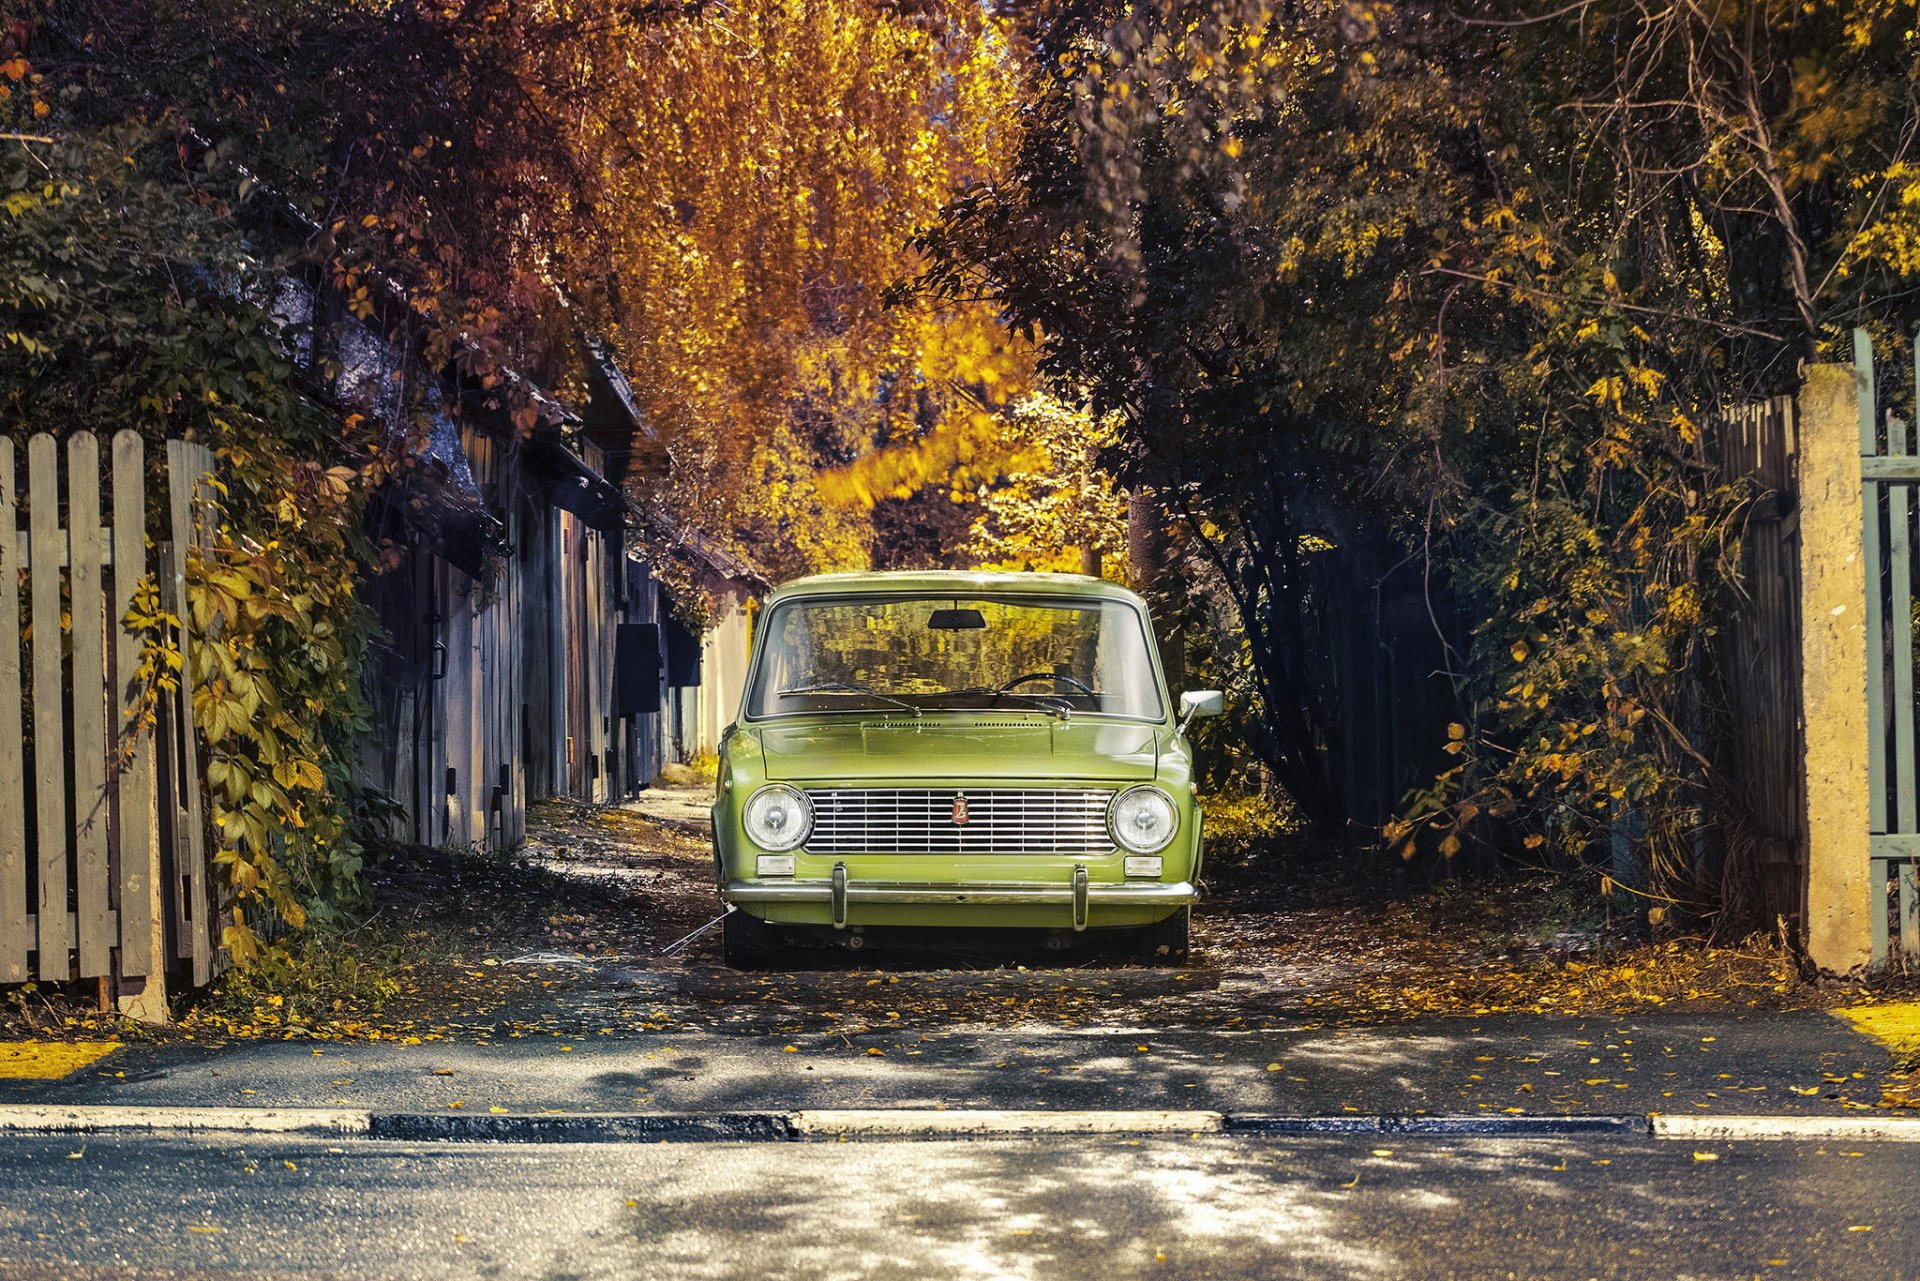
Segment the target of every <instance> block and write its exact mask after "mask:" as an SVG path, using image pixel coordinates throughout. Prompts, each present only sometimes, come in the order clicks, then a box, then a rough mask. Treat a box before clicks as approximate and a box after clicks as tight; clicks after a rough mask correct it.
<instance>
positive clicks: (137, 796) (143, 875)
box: [108, 429, 160, 977]
mask: <svg viewBox="0 0 1920 1281" xmlns="http://www.w3.org/2000/svg"><path fill="white" fill-rule="evenodd" d="M146 476H147V472H146V449H145V446H144V444H143V443H142V441H141V439H140V433H139V432H137V431H133V430H130V429H129V430H124V431H121V432H118V433H116V434H115V435H114V438H113V489H112V493H113V591H112V593H111V595H110V596H109V597H108V601H109V602H110V604H109V617H110V618H111V619H112V620H113V627H112V633H113V638H114V649H113V673H114V675H113V688H114V690H115V692H116V694H117V697H116V698H115V699H114V700H113V701H112V702H111V703H110V704H109V706H110V707H113V708H114V709H115V713H114V729H115V733H116V735H118V734H121V733H124V732H126V729H127V717H126V712H127V704H128V690H129V689H130V688H131V685H132V681H133V674H134V672H135V671H136V670H137V669H138V668H139V666H140V648H141V646H140V639H139V637H137V636H135V635H134V634H133V633H132V632H129V631H128V630H127V629H126V628H125V627H124V626H122V625H121V620H122V619H124V618H125V617H126V615H127V610H128V609H130V608H131V607H132V605H133V598H134V593H135V592H136V591H137V590H138V588H139V585H140V579H141V578H142V577H143V576H144V575H145V573H146V559H147V506H146V484H147V480H146ZM127 748H128V755H127V759H126V764H125V765H124V766H122V768H121V770H120V777H119V779H118V781H117V783H116V786H115V808H114V818H115V824H114V837H115V843H116V846H117V853H118V855H119V864H120V921H121V927H120V973H121V974H123V975H126V976H128V977H136V976H140V975H147V974H152V973H155V972H156V969H157V968H160V967H156V966H155V964H154V959H155V958H154V928H153V927H154V922H155V919H156V910H157V907H158V904H159V900H158V899H157V898H156V897H155V895H154V889H155V887H156V886H157V885H158V884H159V875H158V873H159V856H158V855H159V851H158V847H157V846H156V845H155V844H154V814H153V809H154V792H153V776H154V775H153V748H154V743H153V735H152V733H151V732H144V733H141V734H139V735H138V736H136V737H134V738H133V739H131V740H130V741H129V742H128V744H127Z"/></svg>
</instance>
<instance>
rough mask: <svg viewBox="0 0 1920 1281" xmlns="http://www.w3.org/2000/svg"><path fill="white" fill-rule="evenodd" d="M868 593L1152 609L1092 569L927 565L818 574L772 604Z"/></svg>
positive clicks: (784, 587)
mask: <svg viewBox="0 0 1920 1281" xmlns="http://www.w3.org/2000/svg"><path fill="white" fill-rule="evenodd" d="M864 592H884V593H899V594H901V595H925V594H928V593H932V594H935V595H944V594H947V593H949V592H952V593H956V594H959V595H966V594H969V593H973V592H984V593H987V594H990V595H996V596H998V595H1032V596H1086V597H1090V598H1094V599H1099V600H1119V601H1126V602H1127V603H1128V604H1131V605H1137V606H1139V607H1140V608H1142V609H1145V608H1146V602H1145V601H1143V600H1141V599H1140V597H1139V596H1138V595H1137V594H1135V593H1134V592H1131V591H1128V590H1127V589H1126V588H1125V587H1122V586H1121V585H1120V584H1119V583H1114V582H1108V581H1107V580H1106V579H1104V578H1092V577H1089V576H1088V575H1086V574H1017V573H1009V572H1006V571H987V570H960V569H927V570H876V571H868V572H863V573H852V574H815V575H813V576H812V577H810V578H796V579H794V580H793V581H792V582H790V583H783V584H781V586H780V587H779V588H778V590H776V591H775V592H774V593H773V595H772V596H770V597H768V599H767V603H768V604H770V605H771V604H773V603H775V602H776V601H782V600H787V599H789V598H792V597H796V596H841V595H849V594H855V593H864Z"/></svg>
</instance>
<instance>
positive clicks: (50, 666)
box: [27, 435, 70, 981]
mask: <svg viewBox="0 0 1920 1281" xmlns="http://www.w3.org/2000/svg"><path fill="white" fill-rule="evenodd" d="M27 504H28V507H27V536H28V545H29V548H30V551H29V553H28V565H27V569H28V575H29V579H28V581H29V583H30V585H31V588H32V596H31V600H32V619H33V621H32V626H33V705H34V710H35V715H34V718H33V774H34V818H35V829H36V833H37V836H38V848H37V852H38V854H39V860H38V862H39V874H40V880H39V889H40V892H39V894H38V896H37V898H38V906H39V922H38V924H39V931H38V933H39V956H38V961H39V964H38V965H37V966H36V971H37V973H38V974H39V976H40V977H41V978H43V979H51V980H55V981H64V980H65V979H66V978H67V977H68V975H69V973H70V969H69V966H68V961H67V946H68V934H67V911H68V909H67V777H66V773H67V772H66V760H67V744H66V714H65V710H64V709H65V707H66V699H65V696H64V689H63V683H62V680H61V663H60V641H61V635H60V573H59V571H58V570H57V569H56V570H52V571H51V572H49V570H48V569H47V568H46V567H48V566H53V565H57V564H59V563H60V560H61V552H62V548H61V545H60V544H61V541H62V537H63V534H64V531H63V530H62V529H61V528H60V452H59V446H58V445H56V444H55V443H54V439H53V437H52V436H46V435H41V436H35V437H33V438H32V439H30V440H29V441H28V442H27ZM36 566H37V567H38V568H36Z"/></svg>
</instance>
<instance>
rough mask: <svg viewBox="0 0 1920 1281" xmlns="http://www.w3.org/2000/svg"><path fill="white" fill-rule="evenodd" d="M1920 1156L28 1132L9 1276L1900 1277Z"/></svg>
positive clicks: (18, 1169) (1241, 1142) (1784, 1148)
mask: <svg viewBox="0 0 1920 1281" xmlns="http://www.w3.org/2000/svg"><path fill="white" fill-rule="evenodd" d="M1703 1156H1705V1157H1711V1158H1713V1159H1701V1158H1702V1157H1703ZM1916 1174H1920V1145H1913V1144H1907V1145H1900V1144H1879V1145H1862V1146H1859V1147H1850V1146H1847V1145H1844V1144H1829V1145H1820V1144H1811V1143H1806V1144H1801V1143H1779V1142H1776V1143H1745V1144H1715V1145H1712V1146H1711V1147H1709V1148H1706V1149H1700V1150H1697V1149H1696V1148H1695V1147H1694V1146H1693V1145H1691V1144H1685V1143H1673V1142H1662V1141H1658V1140H1653V1139H1647V1138H1640V1137H1634V1138H1627V1137H1619V1138H1605V1139H1597V1140H1582V1141H1572V1140H1565V1139H1553V1140H1525V1141H1522V1140H1486V1139H1481V1140H1454V1139H1420V1138H1411V1137H1406V1136H1400V1137H1397V1138H1395V1139H1392V1140H1382V1139H1379V1138H1373V1139H1366V1138H1351V1139H1350V1138H1344V1137H1339V1138H1332V1137H1327V1138H1323V1137H1294V1138H1286V1139H1277V1138H1236V1137H1219V1136H1215V1137H1208V1138H1203V1139H1186V1138H1166V1137H1163V1138H1147V1139H1141V1140H1139V1141H1137V1142H1129V1141H1126V1140H1120V1139H1097V1138H1094V1139H1089V1138H1059V1137H1053V1138H1046V1139H1036V1140H1020V1141H1009V1140H993V1141H988V1140H976V1141H967V1142H917V1143H916V1142H865V1143H764V1144H734V1143H721V1144H674V1145H645V1144H639V1145H591V1146H581V1145H552V1146H545V1145H541V1146H515V1145H498V1144H440V1145H425V1146H403V1145H395V1144H386V1143H376V1142H369V1141H352V1140H348V1141H338V1142H331V1143H330V1142H327V1141H324V1140H278V1139H272V1140H260V1139H239V1138H206V1137H200V1138H192V1139H178V1138H168V1137H158V1136H146V1137H140V1136H120V1137H112V1138H103V1137H84V1136H82V1137H52V1138H48V1137H21V1138H11V1139H5V1140H0V1278H6V1279H7V1281H14V1279H16V1278H40V1277H48V1278H53V1277H58V1278H73V1279H75V1281H89V1279H91V1278H104V1277H109V1276H112V1277H127V1278H133V1279H135V1281H139V1279H142V1278H145V1279H147V1281H158V1279H159V1278H163V1277H164V1278H169V1279H173V1281H184V1279H185V1278H190V1277H233V1276H245V1277H281V1276H287V1277H322V1276H337V1277H364V1278H467V1277H498V1278H521V1277H526V1278H548V1279H553V1281H558V1279H559V1278H577V1279H581V1281H585V1279H587V1278H614V1277H618V1278H662V1279H663V1281H665V1279H671V1281H703V1279H707V1278H713V1279H719V1278H743V1279H747V1278H751V1279H753V1281H761V1279H763V1278H773V1277H778V1278H794V1279H796V1281H801V1279H807V1281H811V1279H814V1278H819V1279H823V1281H824V1279H826V1278H842V1277H844V1278H862V1279H870V1281H887V1279H890V1278H900V1279H902V1281H905V1279H908V1278H912V1279H915V1281H918V1279H920V1278H964V1279H968V1281H973V1279H979V1281H999V1279H1001V1278H1034V1279H1035V1281H1113V1279H1114V1278H1120V1277H1134V1276H1142V1277H1154V1278H1229V1277H1231V1278H1240V1277H1248V1278H1272V1279H1280V1278H1375V1277H1378V1278H1396V1279H1398V1278H1428V1279H1432V1281H1442V1279H1451V1278H1460V1279H1467V1278H1471V1279H1473V1281H1481V1279H1484V1278H1494V1279H1497V1278H1556V1279H1557V1278H1612V1277H1619V1278H1659V1279H1661V1281H1678V1279H1681V1278H1716V1279H1717V1278H1748V1277H1756V1276H1758V1277H1767V1278H1774V1277H1794V1278H1823V1279H1830V1281H1878V1279H1881V1278H1887V1279H1900V1281H1906V1279H1910V1278H1916V1277H1920V1178H1916V1177H1915V1176H1916Z"/></svg>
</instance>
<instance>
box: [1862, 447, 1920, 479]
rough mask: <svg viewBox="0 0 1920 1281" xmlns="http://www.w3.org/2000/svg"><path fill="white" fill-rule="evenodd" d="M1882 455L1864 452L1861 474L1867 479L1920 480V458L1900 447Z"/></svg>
mask: <svg viewBox="0 0 1920 1281" xmlns="http://www.w3.org/2000/svg"><path fill="white" fill-rule="evenodd" d="M1889 449H1891V450H1892V452H1891V453H1888V454H1882V455H1877V456H1876V455H1871V454H1863V455H1861V457H1860V475H1861V476H1862V477H1864V478H1865V479H1867V480H1883V481H1908V482H1912V481H1920V458H1916V457H1914V456H1913V455H1911V454H1907V453H1905V452H1903V451H1901V450H1899V449H1892V447H1891V446H1889Z"/></svg>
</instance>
